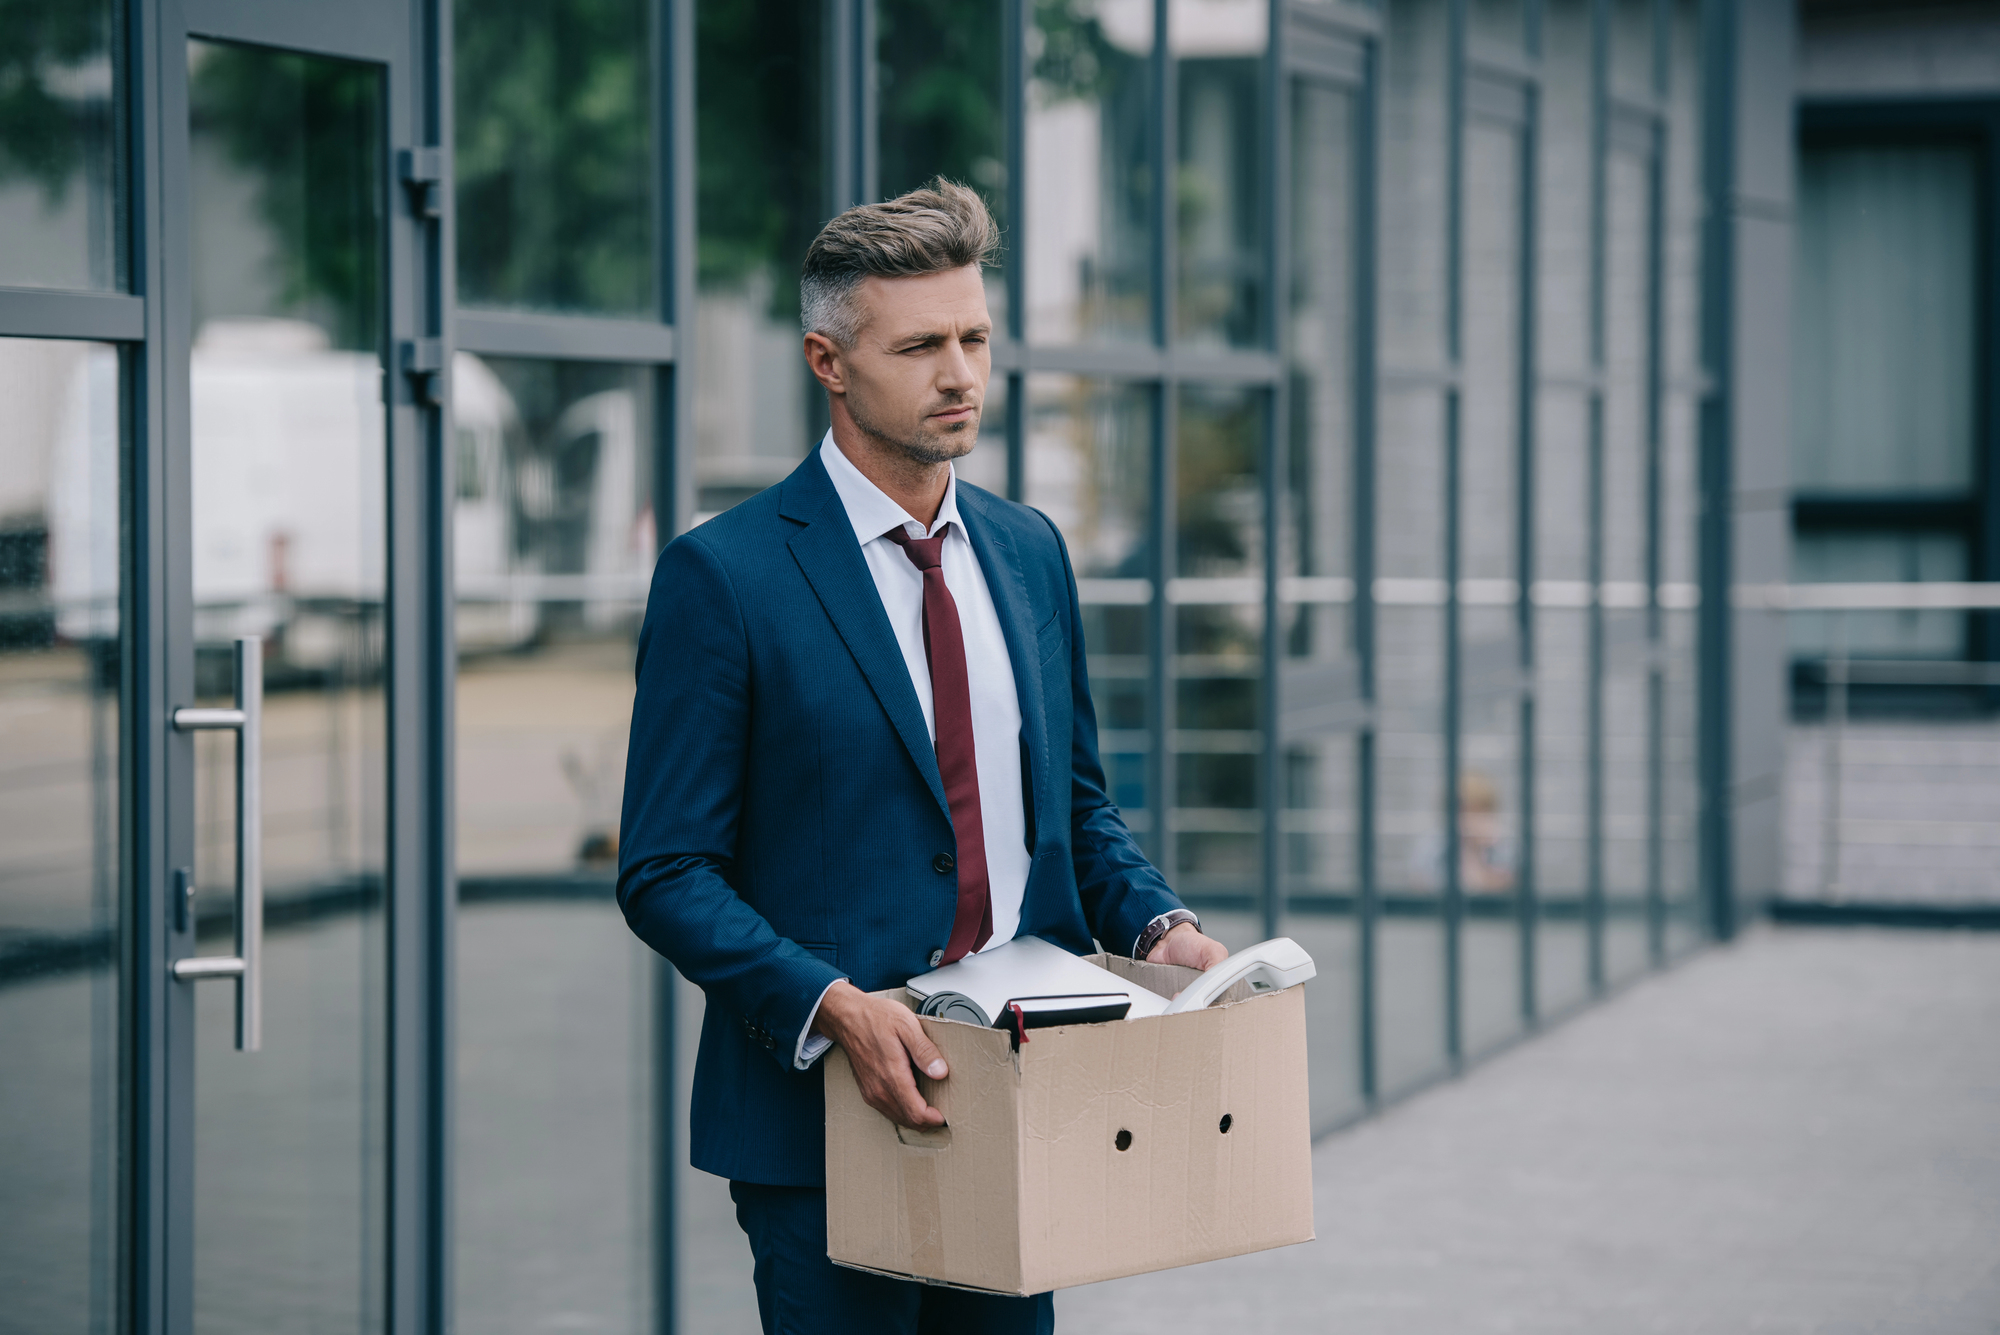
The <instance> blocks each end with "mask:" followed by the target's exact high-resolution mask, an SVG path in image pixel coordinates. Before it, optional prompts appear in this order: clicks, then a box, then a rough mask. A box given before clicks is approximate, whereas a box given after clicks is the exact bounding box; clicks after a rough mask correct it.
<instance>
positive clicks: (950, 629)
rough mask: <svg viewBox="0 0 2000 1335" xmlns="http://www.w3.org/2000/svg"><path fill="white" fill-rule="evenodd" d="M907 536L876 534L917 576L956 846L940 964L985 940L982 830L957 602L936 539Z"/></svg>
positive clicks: (987, 912) (988, 910) (988, 914)
mask: <svg viewBox="0 0 2000 1335" xmlns="http://www.w3.org/2000/svg"><path fill="white" fill-rule="evenodd" d="M949 527H950V525H949V524H945V525H940V526H939V528H938V531H937V533H936V534H935V535H934V536H932V537H928V538H912V537H911V536H910V535H909V534H908V533H907V532H905V531H904V529H903V526H902V525H901V524H898V525H896V527H894V528H892V529H890V530H889V531H888V532H887V533H885V534H883V535H882V536H883V537H885V538H887V539H888V540H889V541H891V542H893V543H895V544H896V545H897V546H898V547H901V548H902V549H903V554H904V555H905V556H908V557H909V558H910V563H911V564H912V565H914V566H916V568H917V569H919V570H921V571H923V572H924V659H925V661H927V662H928V663H929V664H930V667H931V713H932V715H933V717H934V718H935V719H936V721H937V761H938V774H939V776H940V777H941V778H943V779H944V800H945V803H946V804H947V805H948V806H950V808H951V828H952V834H953V835H954V836H955V837H956V839H957V842H958V914H957V916H956V917H954V918H953V919H952V923H951V940H949V941H947V942H946V943H945V947H944V962H945V963H946V964H950V963H951V962H952V961H954V960H959V959H963V958H965V956H967V955H969V954H971V953H972V952H973V951H975V950H977V949H979V948H980V947H981V946H983V945H985V944H986V941H987V938H989V937H991V936H992V935H993V897H992V895H990V894H989V893H988V892H987V883H986V824H985V822H984V821H983V820H982V819H981V818H980V815H979V762H978V759H977V757H976V756H975V755H974V754H973V749H972V687H971V685H970V684H969V682H968V680H967V677H966V671H965V635H964V634H963V633H962V632H961V631H960V630H959V628H958V604H957V603H955V602H953V601H952V600H951V590H950V589H948V588H946V587H945V583H944V566H943V564H942V562H943V560H944V535H945V530H946V529H947V528H949Z"/></svg>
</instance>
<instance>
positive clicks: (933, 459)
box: [847, 394, 979, 467]
mask: <svg viewBox="0 0 2000 1335" xmlns="http://www.w3.org/2000/svg"><path fill="white" fill-rule="evenodd" d="M847 415H848V416H849V417H851V418H853V419H854V425H855V426H857V427H859V428H861V430H862V432H863V433H864V434H865V435H867V436H868V437H869V438H870V439H872V440H875V441H877V442H879V443H880V444H882V445H884V446H886V447H887V448H889V449H891V450H893V451H895V452H896V453H897V454H900V455H902V456H903V457H904V458H905V459H907V460H909V461H910V462H911V463H913V464H922V465H924V466H925V467H936V466H937V465H938V464H948V463H950V462H951V461H952V460H954V459H963V458H964V457H965V456H966V455H968V454H970V453H972V447H973V445H974V444H976V443H977V442H978V440H979V410H978V409H977V408H974V409H973V411H972V416H971V418H969V419H968V420H966V421H963V422H951V423H947V424H945V425H944V426H943V427H942V428H940V431H941V433H942V434H940V433H933V432H926V431H925V430H924V429H923V428H922V427H921V426H919V427H918V428H917V429H916V430H915V431H914V432H912V433H904V432H899V431H894V430H890V429H888V428H886V427H884V426H883V424H881V423H879V422H877V421H875V420H874V414H873V413H871V412H869V411H867V410H866V409H863V408H862V407H861V405H859V404H858V403H856V402H855V401H854V396H853V395H851V394H850V395H849V396H848V398H847Z"/></svg>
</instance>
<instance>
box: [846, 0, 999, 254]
mask: <svg viewBox="0 0 2000 1335" xmlns="http://www.w3.org/2000/svg"><path fill="white" fill-rule="evenodd" d="M1005 12H1006V6H1004V5H1001V4H975V5H968V4H965V3H964V2H963V0H878V3H877V6H876V24H877V34H878V39H879V40H878V46H877V51H878V52H879V55H880V65H879V70H880V74H879V78H880V86H879V87H880V92H879V96H880V98H881V118H882V172H881V177H882V194H883V196H884V197H885V198H886V197H893V196H896V195H900V194H902V193H903V192H904V191H906V190H914V189H916V188H917V187H919V186H921V185H923V184H924V183H925V182H926V181H928V180H930V178H932V177H933V176H946V177H949V178H950V179H952V180H954V181H966V182H969V183H971V184H972V185H973V186H974V187H976V188H977V189H978V190H979V192H980V193H981V194H983V195H984V196H985V197H986V203H987V206H988V207H989V208H991V209H992V210H993V212H994V215H995V216H996V217H998V218H1000V219H1001V220H1002V222H1003V223H1004V222H1005V206H1006V193H1005V186H1006V164H1005V137H1006V135H1005V118H1004V116H1003V114H1002V111H1001V101H1000V52H1001V44H1002V41H1003V36H1004V35H1003V33H1002V31H1001V21H1002V19H1003V17H1004V15H1005Z"/></svg>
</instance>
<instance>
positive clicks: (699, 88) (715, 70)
mask: <svg viewBox="0 0 2000 1335" xmlns="http://www.w3.org/2000/svg"><path fill="white" fill-rule="evenodd" d="M821 23H822V19H821V14H820V6H819V5H818V4H817V3H813V2H812V0H702V3H701V4H700V5H699V6H698V7H697V9H696V11H695V27H696V33H695V58H696V62H697V64H698V66H699V68H700V69H701V71H702V72H703V77H701V78H699V79H697V80H696V83H695V96H696V98H697V101H698V106H697V110H696V116H695V124H696V134H697V136H698V138H699V146H698V148H697V151H696V173H697V179H698V191H699V196H700V198H699V201H698V205H697V212H698V216H699V218H700V220H701V240H700V247H699V265H700V271H701V281H702V282H703V283H704V284H705V285H706V284H715V285H731V284H736V283H741V282H743V281H745V280H747V279H749V278H750V277H751V276H752V275H755V274H758V273H760V272H761V273H768V274H771V275H773V276H774V277H775V278H777V280H778V281H775V282H774V283H773V284H772V290H771V294H770V314H771V316H772V318H774V319H794V318H796V317H797V314H798V297H799V294H798V284H797V282H796V281H794V278H793V276H794V275H796V274H797V273H798V268H799V264H800V262H801V261H802V260H804V258H805V253H806V246H807V245H808V244H810V243H811V241H812V238H813V234H814V233H816V232H817V231H818V230H819V227H820V224H821V223H823V222H824V221H825V220H826V217H827V201H828V192H827V189H826V178H825V175H824V171H823V168H822V166H821V163H822V159H823V156H824V143H823V132H822V127H823V126H824V125H825V123H826V112H825V106H824V96H825V95H824V88H825V83H824V80H823V78H822V76H821V73H820V71H821V64H822V61H821V51H822V47H821V39H820V33H821Z"/></svg>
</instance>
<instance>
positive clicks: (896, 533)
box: [882, 524, 951, 570]
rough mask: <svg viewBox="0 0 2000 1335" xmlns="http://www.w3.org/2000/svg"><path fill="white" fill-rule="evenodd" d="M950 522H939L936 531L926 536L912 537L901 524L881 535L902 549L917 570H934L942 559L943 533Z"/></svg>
mask: <svg viewBox="0 0 2000 1335" xmlns="http://www.w3.org/2000/svg"><path fill="white" fill-rule="evenodd" d="M950 527H951V525H950V524H941V525H939V526H938V531H937V532H935V533H933V534H932V535H931V536H930V537H928V538H913V537H911V536H910V534H909V531H908V530H906V529H905V528H904V527H903V526H902V525H901V524H898V525H896V527H894V528H892V529H890V530H889V531H888V532H887V533H884V534H883V535H882V536H883V537H885V538H887V539H888V540H889V541H891V542H893V543H895V544H896V545H897V546H898V547H901V548H902V549H903V554H904V555H905V556H907V557H909V558H910V564H911V565H914V566H915V567H916V568H917V569H919V570H936V569H937V568H938V567H939V565H941V564H942V563H943V559H944V535H945V532H946V530H948V529H949V528H950Z"/></svg>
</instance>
